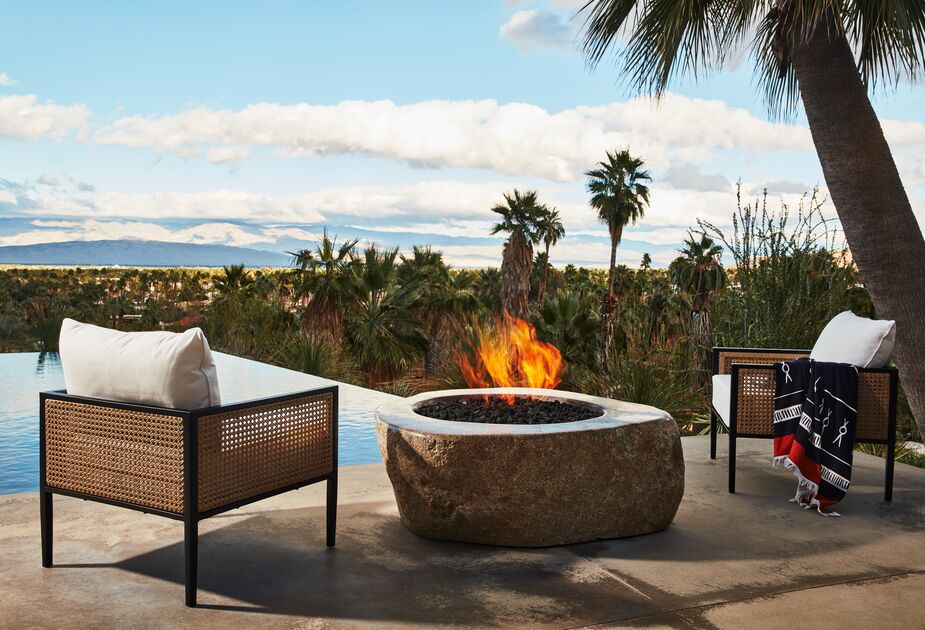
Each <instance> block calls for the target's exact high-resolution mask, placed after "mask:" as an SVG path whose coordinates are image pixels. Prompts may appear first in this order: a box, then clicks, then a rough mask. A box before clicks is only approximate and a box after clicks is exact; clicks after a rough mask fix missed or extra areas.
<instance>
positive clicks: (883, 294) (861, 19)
mask: <svg viewBox="0 0 925 630" xmlns="http://www.w3.org/2000/svg"><path fill="white" fill-rule="evenodd" d="M582 11H583V12H584V13H585V14H586V29H585V34H584V38H583V48H584V51H585V54H586V56H587V58H588V60H589V62H590V63H591V64H592V65H594V64H596V63H598V62H599V61H600V60H601V59H602V58H603V56H604V55H605V54H606V53H607V51H608V50H610V49H611V48H612V47H613V48H614V49H616V50H619V51H620V53H619V55H620V57H621V58H622V63H623V67H624V76H625V77H626V79H627V82H628V83H629V85H630V86H631V87H632V88H634V89H635V90H638V91H640V92H646V93H654V94H661V93H662V92H663V91H664V90H665V89H666V88H667V87H668V85H669V82H670V81H671V80H672V79H674V78H676V77H678V76H680V75H682V74H684V73H689V74H694V75H695V76H697V75H702V74H705V73H706V72H708V71H710V70H712V69H715V68H718V67H721V66H722V64H723V62H724V61H725V60H726V59H727V56H728V55H729V54H730V51H733V50H736V49H737V47H738V44H739V43H741V42H744V41H748V42H749V43H750V44H751V48H752V51H753V54H754V57H755V61H756V64H755V65H756V72H757V74H758V76H759V81H760V84H761V86H762V87H763V91H764V95H765V99H766V103H767V106H768V109H769V111H770V113H771V115H772V116H774V117H778V116H787V115H789V114H791V113H792V112H794V111H795V110H796V107H797V104H798V102H799V101H800V100H802V104H803V109H804V111H805V113H806V119H807V121H808V122H809V128H810V132H811V133H812V138H813V143H814V144H815V146H816V152H817V154H818V156H819V161H820V163H821V164H822V171H823V174H824V176H825V180H826V184H827V185H828V188H829V192H830V194H831V197H832V201H833V202H834V205H835V209H836V211H837V212H838V216H839V219H840V220H841V224H842V227H843V229H844V231H845V236H846V238H847V240H848V244H849V246H850V247H851V253H852V256H853V258H854V261H855V262H856V263H857V265H858V268H859V269H860V272H861V276H862V277H863V278H864V282H865V284H866V286H867V288H868V289H869V291H870V294H871V298H872V299H873V302H874V306H875V307H876V309H877V313H878V315H880V316H881V317H886V318H889V319H895V320H896V325H897V339H896V341H897V345H896V352H895V360H896V363H897V365H898V366H899V368H900V370H901V371H902V374H903V382H904V384H905V387H904V389H905V392H906V394H907V396H908V398H909V403H910V406H911V408H912V410H913V412H914V414H915V416H916V420H917V423H918V425H919V429H920V432H922V433H925V320H923V319H922V317H921V313H922V312H925V274H923V273H922V271H921V261H922V260H925V239H923V238H922V232H921V229H920V228H919V225H918V222H917V221H916V218H915V215H914V214H913V211H912V206H911V204H910V202H909V197H908V195H907V194H906V191H905V188H904V187H903V183H902V180H901V179H900V177H899V172H898V171H897V169H896V163H895V162H894V160H893V156H892V154H891V153H890V148H889V145H888V144H887V142H886V139H885V137H884V135H883V130H882V128H881V126H880V123H879V121H878V119H877V115H876V113H875V112H874V108H873V106H872V105H871V102H870V98H869V96H868V88H871V89H873V88H875V87H876V86H878V85H880V84H886V85H887V86H890V85H895V84H896V83H897V82H898V81H899V80H900V79H901V78H909V79H918V78H921V77H922V75H923V73H925V64H923V59H925V3H923V2H921V0H895V1H893V2H861V1H859V0H855V1H845V2H831V1H829V0H805V1H803V2H796V1H794V0H762V1H759V0H738V1H736V2H729V1H728V0H700V1H697V2H694V1H693V0H648V1H646V2H641V1H637V0H591V1H589V2H588V3H587V4H586V5H585V6H584V7H583V9H582ZM624 42H626V43H625V45H624Z"/></svg>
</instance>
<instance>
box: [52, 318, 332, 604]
mask: <svg viewBox="0 0 925 630" xmlns="http://www.w3.org/2000/svg"><path fill="white" fill-rule="evenodd" d="M173 335H175V333H160V332H157V333H120V332H118V331H109V330H104V329H99V328H97V327H94V326H89V325H86V324H80V323H78V322H73V321H70V320H69V321H66V322H65V325H64V326H63V327H62V337H61V352H62V363H63V365H64V369H65V382H66V383H68V387H69V388H72V387H73V389H78V388H85V389H91V390H92V391H96V392H104V391H109V389H112V387H111V385H112V384H113V383H116V384H117V385H119V384H121V386H122V387H123V388H126V387H128V388H129V389H132V388H134V390H138V391H142V393H143V394H144V395H145V396H149V397H154V399H156V400H160V398H157V397H158V396H162V397H166V398H165V400H176V401H180V400H182V399H183V398H182V397H180V395H182V396H185V397H186V399H187V404H188V405H189V406H184V405H181V404H175V405H171V406H168V405H167V404H163V403H162V404H160V405H158V404H153V403H152V404H137V403H134V402H117V401H115V400H111V399H110V397H109V396H106V397H104V396H103V395H102V394H95V395H94V397H89V396H76V395H73V392H72V393H71V394H68V392H66V391H54V392H43V393H42V394H40V396H39V403H40V407H39V409H40V425H39V466H40V478H39V495H40V501H41V536H42V566H44V567H50V566H52V528H53V518H52V498H53V496H54V495H55V494H61V495H65V496H70V497H77V498H80V499H88V500H92V501H99V502H101V503H108V504H110V505H116V506H120V507H126V508H130V509H133V510H139V511H141V512H146V513H148V514H155V515H157V516H163V517H166V518H170V519H174V520H177V521H182V522H183V525H184V549H185V558H186V605H187V606H195V605H196V588H197V567H198V526H199V521H201V520H203V519H206V518H209V517H212V516H215V515H217V514H221V513H222V512H227V511H228V510H233V509H235V508H238V507H241V506H243V505H247V504H248V503H253V502H254V501H259V500H261V499H265V498H267V497H271V496H274V495H277V494H280V493H283V492H287V491H289V490H295V489H297V488H301V487H303V486H306V485H309V484H313V483H317V482H319V481H326V482H327V508H326V512H327V514H326V516H327V544H328V546H333V545H334V534H335V525H336V516H337V394H338V388H337V387H336V386H331V387H322V388H319V389H312V390H308V391H301V392H296V393H291V394H286V395H282V396H273V397H270V398H261V399H259V400H253V401H249V402H241V403H235V404H225V405H222V404H220V402H219V400H220V398H219V396H218V390H217V386H215V387H214V388H213V387H212V386H213V385H214V383H213V381H216V373H215V369H214V363H213V362H212V355H211V352H210V351H209V349H208V345H207V344H206V343H205V340H204V337H203V336H202V332H201V331H199V330H198V329H193V330H190V331H187V332H186V333H184V335H183V336H179V335H177V336H173ZM120 351H121V352H122V353H123V356H117V355H118V352H120ZM66 354H67V355H68V356H65V355H66ZM152 356H153V357H154V358H153V359H151V361H154V362H155V363H152V364H151V365H148V366H143V367H139V366H135V365H134V364H133V362H132V361H134V360H144V359H146V358H149V357H152ZM177 357H180V358H181V359H182V358H183V357H185V358H186V360H187V364H186V365H184V364H183V363H182V361H180V360H179V359H177ZM157 360H161V363H160V364H158V363H156V361H157ZM178 361H179V363H178ZM133 368H135V369H134V371H133ZM184 368H187V371H188V372H189V373H188V374H183V372H184ZM94 372H96V373H95V374H93V373H94ZM196 379H198V380H199V382H196ZM94 388H96V389H94ZM107 388H109V389H107ZM134 390H133V391H134ZM178 392H179V393H178ZM199 400H207V401H209V400H211V401H212V402H211V403H210V404H209V405H207V406H206V405H203V406H201V407H200V406H198V405H197V401H199Z"/></svg>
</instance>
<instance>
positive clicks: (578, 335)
mask: <svg viewBox="0 0 925 630" xmlns="http://www.w3.org/2000/svg"><path fill="white" fill-rule="evenodd" d="M593 313H594V311H593V307H592V305H591V304H590V303H589V300H588V299H586V298H585V297H583V296H582V295H580V294H578V293H574V292H572V291H555V292H553V293H550V294H549V297H547V299H546V301H545V302H544V303H543V309H542V311H541V312H540V318H539V320H538V322H537V324H538V328H539V331H540V334H541V336H542V337H543V339H544V340H545V341H548V342H549V343H551V344H552V345H554V346H555V347H556V348H558V349H559V351H560V352H561V353H562V358H563V359H565V361H566V362H567V363H568V364H569V365H572V364H579V363H580V364H584V365H587V366H589V367H590V366H591V364H592V363H593V362H594V353H595V350H596V345H597V331H598V328H599V325H598V321H597V317H595V315H594V314H593Z"/></svg>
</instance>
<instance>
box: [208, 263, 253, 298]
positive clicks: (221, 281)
mask: <svg viewBox="0 0 925 630" xmlns="http://www.w3.org/2000/svg"><path fill="white" fill-rule="evenodd" d="M253 283H254V279H253V278H252V277H251V275H250V272H249V271H248V270H247V269H246V268H245V267H244V265H229V266H227V267H222V272H221V273H220V274H219V275H218V276H217V277H216V278H215V282H214V283H213V284H214V286H215V290H216V291H218V294H219V295H220V296H222V297H224V298H227V297H231V296H234V295H239V294H241V293H245V292H246V291H247V290H248V289H249V288H250V286H251V285H252V284H253Z"/></svg>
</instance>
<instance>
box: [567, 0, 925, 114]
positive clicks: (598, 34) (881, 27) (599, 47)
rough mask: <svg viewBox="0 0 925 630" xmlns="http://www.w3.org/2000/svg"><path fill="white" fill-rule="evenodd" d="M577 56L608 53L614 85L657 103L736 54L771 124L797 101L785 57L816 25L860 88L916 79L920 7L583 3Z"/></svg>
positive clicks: (704, 0) (922, 42)
mask: <svg viewBox="0 0 925 630" xmlns="http://www.w3.org/2000/svg"><path fill="white" fill-rule="evenodd" d="M581 12H582V13H583V14H584V19H585V33H584V37H583V42H582V48H583V51H584V53H585V55H586V57H587V59H588V61H589V63H590V64H591V65H592V66H595V65H597V64H598V63H599V62H600V61H601V59H603V57H604V56H605V54H606V53H607V52H608V51H610V50H613V51H615V53H616V55H617V58H618V60H619V65H620V70H621V75H622V76H623V77H625V78H624V80H625V81H626V82H627V83H628V84H629V85H630V86H631V87H632V88H633V89H634V90H636V91H639V92H642V93H650V94H656V95H660V94H662V93H663V92H664V90H665V89H666V88H668V86H669V84H670V83H671V81H672V80H675V79H678V78H680V77H683V76H684V75H692V76H695V77H697V76H703V75H705V74H708V73H709V72H711V71H713V70H716V69H718V68H722V67H723V65H724V64H725V63H726V62H727V61H730V56H731V55H734V54H737V52H738V51H741V50H742V48H743V44H747V46H748V47H749V48H750V49H751V51H752V53H753V55H754V57H755V73H756V74H757V75H758V78H759V83H760V86H761V87H762V88H763V91H764V93H765V98H766V101H767V104H768V107H769V109H770V111H771V112H772V114H779V113H784V112H789V111H792V110H793V108H794V106H795V105H796V103H797V100H798V98H799V91H798V89H797V85H796V78H795V76H794V73H793V67H792V65H791V50H792V49H793V48H794V46H796V45H797V44H799V43H801V42H803V41H805V38H807V37H809V36H810V35H811V34H812V33H813V32H814V30H815V29H816V27H817V25H819V27H820V28H828V29H829V30H830V31H831V32H832V34H833V35H844V36H845V38H846V39H847V41H848V43H849V44H850V45H851V47H852V49H853V50H856V51H858V53H857V65H858V70H859V71H860V73H861V77H862V78H863V79H864V82H865V83H866V84H868V85H875V84H878V83H879V84H884V85H886V86H895V85H896V84H897V83H898V81H899V79H901V78H906V79H908V78H913V79H914V78H916V77H919V78H920V77H922V75H923V60H925V7H923V5H922V3H921V2H919V1H916V0H899V1H897V2H889V3H883V2H828V1H824V0H810V1H805V2H774V3H770V2H758V1H756V0H751V1H741V2H725V1H721V0H697V1H696V2H695V1H694V0H667V1H652V2H638V1H636V0H591V1H589V2H588V3H586V4H584V5H583V6H582V8H581Z"/></svg>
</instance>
